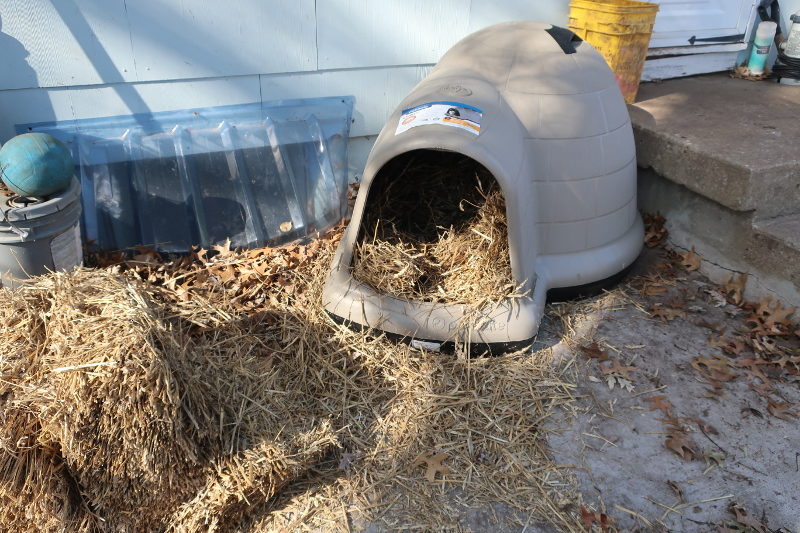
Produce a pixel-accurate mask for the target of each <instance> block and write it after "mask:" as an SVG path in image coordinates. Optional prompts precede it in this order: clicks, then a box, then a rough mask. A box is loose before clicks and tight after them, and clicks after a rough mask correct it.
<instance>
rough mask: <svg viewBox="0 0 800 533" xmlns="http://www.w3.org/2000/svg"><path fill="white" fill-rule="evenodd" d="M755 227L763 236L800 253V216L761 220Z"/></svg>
mask: <svg viewBox="0 0 800 533" xmlns="http://www.w3.org/2000/svg"><path fill="white" fill-rule="evenodd" d="M753 227H754V228H755V230H756V231H757V232H759V233H761V234H762V235H765V236H768V237H771V238H772V239H774V240H775V241H778V242H780V243H782V244H783V245H784V246H786V247H788V248H792V249H794V250H798V251H800V214H797V215H787V216H782V217H776V218H771V219H767V220H759V221H756V222H754V223H753Z"/></svg>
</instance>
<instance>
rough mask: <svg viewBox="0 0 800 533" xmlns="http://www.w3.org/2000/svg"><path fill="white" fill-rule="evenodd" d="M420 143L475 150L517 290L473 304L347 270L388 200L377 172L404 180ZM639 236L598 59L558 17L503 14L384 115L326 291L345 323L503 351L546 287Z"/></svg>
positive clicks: (593, 272)
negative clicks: (555, 22) (507, 17)
mask: <svg viewBox="0 0 800 533" xmlns="http://www.w3.org/2000/svg"><path fill="white" fill-rule="evenodd" d="M436 154H440V155H441V157H440V158H438V159H437V157H436ZM419 155H423V156H424V157H425V161H426V164H434V165H435V164H436V161H437V160H438V161H440V164H441V165H442V167H443V168H449V167H452V166H453V165H454V161H458V160H461V161H464V160H466V161H468V162H470V161H471V162H473V163H474V164H475V165H477V168H482V169H485V171H486V172H487V173H488V174H490V178H493V179H494V181H496V183H497V185H498V186H499V188H500V190H501V191H502V195H503V199H504V205H505V214H506V217H507V239H508V246H507V249H508V255H509V262H510V271H511V278H512V280H511V281H512V282H513V284H514V286H515V288H516V297H509V298H502V299H500V300H498V301H493V302H486V303H484V305H482V306H481V307H480V308H479V309H474V308H470V306H468V305H464V304H463V303H459V304H448V303H441V302H437V301H425V300H424V299H422V300H421V299H414V298H403V297H397V296H393V295H390V294H387V293H385V292H382V291H379V290H376V288H375V287H373V286H371V285H369V284H367V283H364V282H361V281H358V280H357V279H355V277H354V276H353V258H354V252H355V251H356V250H357V248H358V243H359V240H360V239H362V240H363V239H364V238H366V237H368V235H369V230H368V228H366V226H365V222H367V221H370V220H372V221H374V220H375V219H376V216H375V210H376V209H379V208H380V205H381V204H382V203H383V204H385V203H386V202H387V201H388V202H391V201H392V193H391V190H392V189H391V187H388V186H387V184H391V182H392V180H396V181H398V183H399V182H401V181H402V180H403V179H404V178H403V177H402V176H403V174H402V173H401V172H398V171H397V168H398V167H401V166H402V165H399V164H398V162H403V161H406V162H407V161H409V160H412V156H419ZM490 181H492V180H491V179H490ZM455 187H456V185H455V184H454V185H453V188H455ZM413 190H414V191H415V194H417V195H418V197H419V205H420V206H423V205H424V204H425V203H426V202H425V199H426V195H430V194H437V193H435V192H434V191H432V190H429V189H428V188H427V187H426V186H425V181H424V179H423V180H422V181H421V182H420V184H419V185H415V186H414V187H413ZM386 191H389V192H388V197H387V196H386V195H385V194H384V193H386ZM407 200H408V199H407V198H406V201H407ZM409 205H412V206H413V201H412V202H411V204H409ZM406 209H407V211H408V216H416V217H419V218H420V220H421V221H422V222H421V223H424V217H426V216H429V215H428V214H427V213H426V210H425V209H423V208H422V207H420V208H419V209H416V210H415V209H413V207H412V208H406ZM377 218H380V217H377ZM642 237H643V226H642V222H641V219H640V217H639V214H638V212H637V209H636V157H635V148H634V141H633V133H632V129H631V123H630V118H629V116H628V111H627V108H626V106H625V103H624V101H623V98H622V95H621V94H620V91H619V89H618V87H617V83H616V81H615V78H614V75H613V74H612V72H611V71H610V70H609V68H608V66H607V65H606V63H605V61H604V60H603V58H602V57H601V56H600V54H598V53H597V52H596V51H595V50H594V48H592V46H591V45H589V44H588V43H586V42H583V41H581V40H580V39H579V38H577V37H576V36H575V35H574V34H572V32H570V31H569V30H566V29H563V28H558V27H553V26H550V25H547V24H541V23H535V22H511V23H505V24H499V25H496V26H491V27H489V28H486V29H483V30H481V31H479V32H476V33H474V34H472V35H470V36H468V37H466V38H465V39H463V40H462V41H460V42H459V43H457V44H456V45H455V46H454V47H453V48H451V49H450V51H448V52H447V53H446V54H445V56H444V57H443V58H442V59H441V61H440V62H439V63H438V65H437V66H436V67H435V68H434V69H433V71H432V72H431V74H430V75H429V76H428V77H427V78H426V79H425V80H423V81H422V82H421V83H420V84H419V85H417V87H415V88H414V89H413V90H412V91H411V93H410V94H409V95H408V96H407V97H406V98H405V100H403V102H402V103H401V104H400V106H399V107H398V108H397V109H396V110H395V111H394V113H393V114H392V116H391V117H390V118H389V120H388V121H387V122H386V125H385V126H384V128H383V130H382V131H381V134H380V136H379V137H378V139H377V141H376V143H375V146H374V148H373V149H372V152H371V153H370V156H369V159H368V161H367V164H366V169H365V171H364V179H363V182H362V185H361V188H360V190H359V193H358V198H357V200H356V205H355V209H354V212H353V219H352V222H351V223H350V225H349V227H348V228H347V230H346V233H345V235H344V238H343V239H342V242H341V244H340V246H339V249H338V251H337V253H336V256H335V258H334V262H333V265H332V268H331V273H330V277H329V279H328V282H327V284H326V287H325V291H324V294H323V298H324V304H325V307H326V309H327V311H328V312H329V313H330V314H331V315H332V316H333V317H334V318H336V319H338V320H340V321H342V322H344V323H347V324H349V325H350V326H354V327H365V328H369V329H377V330H381V331H384V332H386V333H388V334H390V335H394V336H398V337H401V338H405V339H407V340H409V341H410V342H411V343H412V344H413V345H415V346H418V347H421V348H426V349H431V350H438V349H440V348H441V347H442V346H443V345H449V344H450V343H462V342H463V343H469V344H472V345H475V344H480V345H486V346H488V348H489V350H490V351H492V352H496V351H502V350H507V349H510V348H516V347H521V346H523V345H524V344H526V343H529V342H530V341H531V340H532V338H533V337H534V336H535V335H536V333H537V331H538V327H539V322H540V320H541V317H542V313H543V309H544V304H545V301H546V298H547V293H548V291H550V290H553V289H559V288H567V287H580V286H584V285H588V284H592V283H596V282H602V281H603V280H607V279H609V278H612V277H614V276H615V275H618V274H619V273H620V272H622V271H624V270H625V269H626V268H628V267H629V266H630V265H631V264H632V262H633V261H634V260H635V258H636V257H637V256H638V254H639V252H640V251H641V247H642ZM520 295H521V296H520ZM429 300H430V299H429Z"/></svg>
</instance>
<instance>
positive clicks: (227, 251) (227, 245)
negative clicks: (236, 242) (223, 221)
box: [211, 239, 234, 261]
mask: <svg viewBox="0 0 800 533" xmlns="http://www.w3.org/2000/svg"><path fill="white" fill-rule="evenodd" d="M211 249H212V250H214V251H215V252H217V254H218V255H217V256H216V257H214V260H215V261H216V260H219V259H222V258H225V257H230V256H231V255H233V253H234V251H233V250H231V240H230V239H225V242H224V243H222V244H215V245H214V246H212V247H211Z"/></svg>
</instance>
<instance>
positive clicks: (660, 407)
mask: <svg viewBox="0 0 800 533" xmlns="http://www.w3.org/2000/svg"><path fill="white" fill-rule="evenodd" d="M666 397H667V395H666V394H661V395H659V396H652V397H650V398H645V401H646V402H647V403H649V404H650V410H651V411H661V412H662V413H664V414H665V415H667V416H672V407H673V405H672V404H671V403H670V402H669V400H665V398H666Z"/></svg>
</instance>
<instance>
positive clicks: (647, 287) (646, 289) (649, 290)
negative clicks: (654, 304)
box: [640, 283, 667, 296]
mask: <svg viewBox="0 0 800 533" xmlns="http://www.w3.org/2000/svg"><path fill="white" fill-rule="evenodd" d="M665 292H667V288H666V287H661V286H659V285H653V284H651V283H645V284H644V285H642V289H641V291H640V293H641V295H642V296H661V295H662V294H664V293H665Z"/></svg>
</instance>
